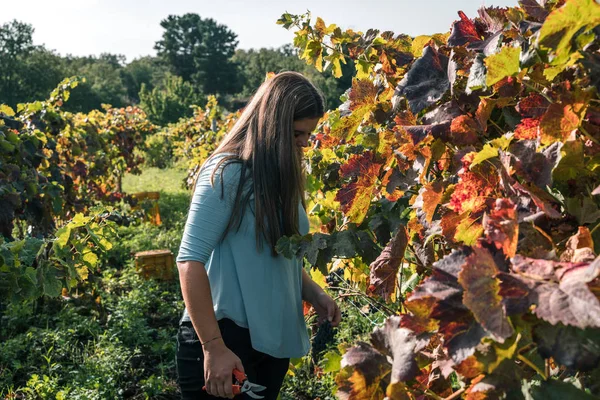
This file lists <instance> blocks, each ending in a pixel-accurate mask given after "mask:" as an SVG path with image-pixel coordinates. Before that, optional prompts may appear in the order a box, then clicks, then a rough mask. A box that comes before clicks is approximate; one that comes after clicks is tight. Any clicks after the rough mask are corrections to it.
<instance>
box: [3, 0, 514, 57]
mask: <svg viewBox="0 0 600 400" xmlns="http://www.w3.org/2000/svg"><path fill="white" fill-rule="evenodd" d="M482 5H488V6H489V5H493V6H498V7H505V6H515V5H517V0H421V1H415V0H374V1H369V0H360V1H357V0H301V1H291V0H280V1H276V0H245V1H244V0H211V1H207V0H146V1H141V0H0V24H3V23H6V22H8V21H11V20H13V19H17V20H19V21H23V22H27V23H29V24H31V25H33V27H34V29H35V33H34V44H45V45H46V47H47V48H49V49H53V50H56V51H58V53H60V54H61V55H66V54H73V55H91V54H93V55H98V54H100V53H103V52H107V53H113V54H123V55H125V56H126V57H127V61H131V60H133V59H134V58H137V57H140V56H144V55H154V54H155V50H154V43H155V42H156V41H157V40H160V38H161V35H162V32H163V29H162V28H161V26H160V21H161V20H162V19H164V18H166V17H167V16H168V15H170V14H174V15H182V14H185V13H187V12H193V13H197V14H199V15H200V16H201V17H202V18H213V19H214V20H216V21H217V22H218V23H221V24H225V25H227V26H228V27H229V29H231V30H232V31H233V32H235V33H236V34H237V35H238V38H237V39H238V41H239V44H238V48H241V49H250V48H260V47H279V46H281V45H283V44H286V43H290V42H291V41H292V40H293V37H294V35H293V33H292V32H291V31H287V30H286V29H284V28H283V27H281V26H280V25H277V24H276V23H275V21H277V19H278V18H279V17H280V16H281V14H283V13H284V12H286V11H287V12H290V13H292V14H302V13H304V12H306V11H307V10H310V11H311V14H312V16H313V20H314V18H315V17H317V16H320V17H321V18H323V19H324V20H325V23H326V24H327V25H329V24H331V23H335V24H336V25H338V26H340V27H341V28H342V29H348V28H351V29H354V30H359V31H363V32H364V31H366V30H367V29H369V28H375V29H379V30H381V31H385V30H391V31H393V32H395V33H396V34H398V33H406V34H408V35H413V36H416V35H420V34H432V33H437V32H447V31H448V30H449V29H450V25H451V23H452V21H454V20H457V19H458V15H457V12H458V11H459V10H462V11H464V12H465V13H466V14H467V16H469V17H471V18H472V17H475V16H476V15H477V9H478V8H479V7H480V6H482Z"/></svg>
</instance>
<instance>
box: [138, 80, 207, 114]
mask: <svg viewBox="0 0 600 400" xmlns="http://www.w3.org/2000/svg"><path fill="white" fill-rule="evenodd" d="M140 101H141V103H140V106H141V108H142V109H143V110H144V111H145V112H146V114H147V115H148V119H150V121H152V122H153V123H155V124H158V125H167V124H168V123H170V122H176V121H178V120H179V118H182V117H190V116H191V115H192V114H193V109H192V107H191V106H192V105H200V104H203V103H204V102H205V101H204V99H203V96H202V95H201V94H200V93H198V92H197V90H195V89H194V87H193V86H192V84H190V83H189V82H186V81H184V80H183V78H181V77H180V76H175V75H171V74H168V75H167V76H166V80H165V85H164V87H155V88H154V89H152V90H150V89H148V88H147V86H146V84H145V83H142V89H141V91H140Z"/></svg>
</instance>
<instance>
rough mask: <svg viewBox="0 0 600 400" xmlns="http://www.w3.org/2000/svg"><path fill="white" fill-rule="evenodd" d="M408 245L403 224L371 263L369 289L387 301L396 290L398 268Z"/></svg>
mask: <svg viewBox="0 0 600 400" xmlns="http://www.w3.org/2000/svg"><path fill="white" fill-rule="evenodd" d="M407 245H408V233H407V231H406V228H405V227H404V226H401V227H400V228H399V229H398V231H397V232H396V234H395V235H394V237H393V238H392V239H391V240H390V241H389V243H388V244H387V246H385V248H384V249H383V251H382V252H381V254H380V255H379V257H377V259H376V260H375V261H373V262H372V263H371V265H370V269H371V273H370V277H369V282H370V286H369V291H370V292H372V293H375V294H377V295H379V296H381V297H383V298H384V299H385V300H386V301H387V300H388V299H389V298H390V296H391V295H392V294H394V292H395V291H396V286H397V276H398V269H399V268H400V264H401V262H402V259H403V258H404V251H405V250H406V246H407Z"/></svg>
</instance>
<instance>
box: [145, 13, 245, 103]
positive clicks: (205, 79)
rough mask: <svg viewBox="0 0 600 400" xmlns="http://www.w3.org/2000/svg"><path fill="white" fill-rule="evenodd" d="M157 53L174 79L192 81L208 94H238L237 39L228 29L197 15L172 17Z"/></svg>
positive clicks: (162, 24)
mask: <svg viewBox="0 0 600 400" xmlns="http://www.w3.org/2000/svg"><path fill="white" fill-rule="evenodd" d="M160 25H161V26H162V27H163V28H164V29H165V31H164V32H163V35H162V40H159V41H158V42H156V45H155V49H156V50H157V52H158V55H159V57H161V58H162V59H163V60H165V62H166V63H167V64H168V65H169V66H170V67H171V70H172V72H173V73H174V74H175V75H178V76H180V77H182V78H183V79H184V80H186V81H190V82H192V83H194V85H196V87H198V88H199V89H200V91H201V92H203V93H206V94H229V93H236V92H237V91H238V90H239V84H238V80H237V74H238V69H237V66H236V64H235V63H234V62H232V61H231V57H232V56H233V54H234V52H235V48H236V47H237V44H238V42H237V40H236V38H237V35H236V34H235V33H234V32H232V31H231V30H229V28H227V26H225V25H222V24H218V23H217V22H216V21H215V20H213V19H211V18H205V19H202V18H200V16H199V15H198V14H193V13H188V14H185V15H183V16H175V15H169V17H168V18H167V19H165V20H163V21H161V23H160Z"/></svg>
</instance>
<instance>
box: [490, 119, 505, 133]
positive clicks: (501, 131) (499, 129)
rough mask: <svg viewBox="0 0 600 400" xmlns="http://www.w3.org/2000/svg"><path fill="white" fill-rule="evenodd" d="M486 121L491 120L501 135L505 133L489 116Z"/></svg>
mask: <svg viewBox="0 0 600 400" xmlns="http://www.w3.org/2000/svg"><path fill="white" fill-rule="evenodd" d="M488 121H489V122H491V124H492V125H494V126H495V127H496V129H498V131H500V133H501V134H503V135H504V134H506V132H504V130H503V129H502V128H500V126H499V125H498V124H497V123H496V122H494V120H493V119H491V118H490V119H489V120H488Z"/></svg>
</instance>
